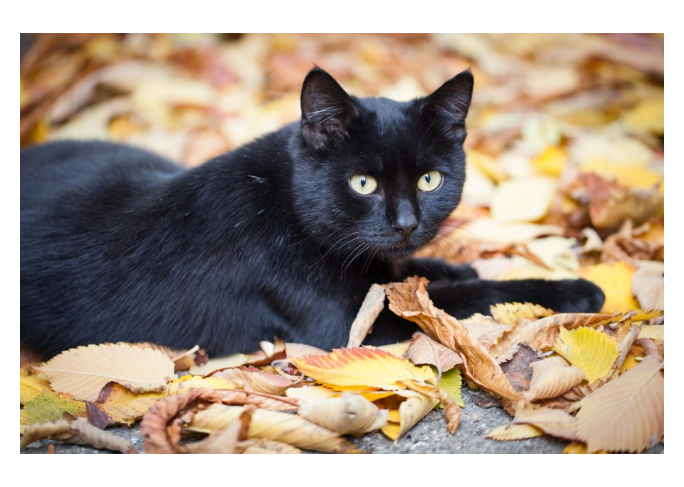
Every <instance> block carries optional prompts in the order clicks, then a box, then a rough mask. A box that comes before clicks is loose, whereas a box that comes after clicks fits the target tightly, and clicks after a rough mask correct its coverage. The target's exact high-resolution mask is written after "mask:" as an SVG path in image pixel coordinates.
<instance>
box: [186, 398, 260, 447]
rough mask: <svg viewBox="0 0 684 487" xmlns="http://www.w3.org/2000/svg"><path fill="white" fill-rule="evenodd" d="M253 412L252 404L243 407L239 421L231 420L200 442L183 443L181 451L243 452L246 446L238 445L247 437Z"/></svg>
mask: <svg viewBox="0 0 684 487" xmlns="http://www.w3.org/2000/svg"><path fill="white" fill-rule="evenodd" d="M253 414H254V407H253V406H250V407H245V408H243V411H242V414H240V418H239V421H233V422H232V423H230V424H229V425H228V426H226V427H225V428H221V429H218V430H215V431H212V432H211V433H210V434H209V436H208V437H207V438H205V439H204V440H202V441H200V442H197V443H189V444H186V445H183V446H182V447H181V452H187V453H209V454H216V453H221V454H232V453H241V452H243V451H244V450H245V449H246V446H244V445H240V442H241V441H245V440H247V439H248V431H249V427H250V425H251V423H252V415H253Z"/></svg>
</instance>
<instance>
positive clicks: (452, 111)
mask: <svg viewBox="0 0 684 487" xmlns="http://www.w3.org/2000/svg"><path fill="white" fill-rule="evenodd" d="M473 84H474V80H473V74H472V73H471V72H470V69H466V70H465V71H462V72H460V73H458V74H457V75H456V76H454V77H453V78H451V79H450V80H449V81H447V82H446V83H444V84H443V85H442V86H440V87H439V88H438V89H437V90H436V91H435V92H434V93H432V94H431V95H430V96H428V97H427V98H425V99H424V101H423V104H422V105H421V107H420V110H421V113H422V114H423V116H424V117H426V119H427V122H428V123H430V124H432V123H434V122H435V120H436V121H437V123H438V127H439V128H441V130H442V132H443V133H444V135H446V136H447V137H449V138H450V139H453V140H455V141H457V142H463V141H464V140H465V137H466V129H465V119H466V115H468V108H470V100H471V98H472V95H473Z"/></svg>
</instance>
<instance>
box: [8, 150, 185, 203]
mask: <svg viewBox="0 0 684 487" xmlns="http://www.w3.org/2000/svg"><path fill="white" fill-rule="evenodd" d="M181 170H182V169H181V168H180V167H178V166H177V165H175V164H174V163H172V162H171V161H168V160H165V159H163V158H161V157H159V156H157V155H155V154H152V153H151V152H147V151H144V150H140V149H136V148H133V147H128V146H125V145H121V144H115V143H110V142H80V141H60V142H51V143H48V144H43V145H37V146H33V147H30V148H28V149H25V150H23V151H22V152H21V209H22V214H23V213H24V211H25V210H30V209H31V207H32V206H33V205H35V204H40V203H41V202H43V203H45V202H47V201H49V200H52V199H54V198H60V197H63V196H65V195H68V196H71V197H75V196H78V195H79V194H80V195H81V196H87V195H89V194H91V195H92V194H93V193H94V191H95V190H96V189H102V188H104V187H109V188H114V187H116V186H117V185H118V186H120V187H121V188H123V187H125V186H129V187H131V186H133V187H134V186H145V185H148V184H153V183H154V182H155V181H156V180H157V179H159V178H160V177H164V176H165V175H169V174H174V173H176V172H178V171H181Z"/></svg>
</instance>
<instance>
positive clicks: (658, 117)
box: [622, 93, 665, 134]
mask: <svg viewBox="0 0 684 487" xmlns="http://www.w3.org/2000/svg"><path fill="white" fill-rule="evenodd" d="M664 102H665V100H664V96H663V94H662V93H661V94H660V96H652V97H649V98H647V99H645V100H643V101H641V102H640V103H639V104H638V105H636V106H635V107H633V108H632V109H630V110H629V111H628V112H627V113H625V114H624V115H623V117H622V118H623V120H624V121H625V123H627V125H629V126H630V127H633V128H636V129H640V130H643V131H645V132H651V133H654V134H663V133H664V132H665V103H664Z"/></svg>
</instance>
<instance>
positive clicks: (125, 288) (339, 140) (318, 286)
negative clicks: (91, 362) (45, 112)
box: [21, 68, 604, 356]
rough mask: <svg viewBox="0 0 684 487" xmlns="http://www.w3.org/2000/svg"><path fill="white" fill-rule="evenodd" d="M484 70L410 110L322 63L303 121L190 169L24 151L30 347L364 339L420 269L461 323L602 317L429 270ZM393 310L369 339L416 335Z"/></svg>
mask: <svg viewBox="0 0 684 487" xmlns="http://www.w3.org/2000/svg"><path fill="white" fill-rule="evenodd" d="M472 89H473V76H472V75H471V73H470V72H469V71H464V72H462V73H460V74H459V75H457V76H456V77H454V78H453V79H451V80H449V81H447V82H446V83H445V84H444V85H442V86H441V87H440V88H439V89H438V90H437V91H435V92H434V93H433V94H431V95H430V96H428V97H425V98H420V99H417V100H413V101H411V102H406V103H398V102H394V101H391V100H387V99H384V98H356V97H353V96H349V95H347V93H345V91H344V90H343V89H342V88H341V87H340V85H339V84H338V83H337V82H336V81H335V80H334V79H333V78H332V77H331V76H330V75H329V74H327V73H326V72H325V71H323V70H321V69H318V68H316V69H313V70H312V71H311V72H309V74H308V75H307V76H306V79H305V80H304V85H303V89H302V96H301V106H302V118H301V121H299V122H296V123H292V124H290V125H287V126H285V127H283V128H282V129H281V130H279V131H277V132H274V133H271V134H268V135H266V136H264V137H261V138H259V139H258V140H256V141H254V142H252V143H250V144H247V145H245V146H243V147H240V148H238V149H236V150H234V151H233V152H231V153H229V154H225V155H222V156H219V157H217V158H215V159H213V160H211V161H209V162H207V163H205V164H204V165H202V166H200V167H197V168H194V169H190V170H187V169H183V168H181V167H179V166H178V165H176V164H174V163H173V162H170V161H167V160H165V159H163V158H161V157H158V156H156V155H154V154H151V153H148V152H145V151H142V150H137V149H133V148H130V147H125V146H122V145H116V144H109V143H101V142H57V143H51V144H47V145H43V146H38V147H33V148H30V149H27V150H25V151H23V152H22V155H21V342H22V343H23V344H26V345H29V346H32V347H34V348H35V349H37V350H38V351H40V352H42V353H44V354H45V355H47V356H49V355H51V354H54V353H57V352H60V351H62V350H65V349H67V348H69V347H73V346H76V345H83V344H88V343H101V342H114V341H128V342H136V341H151V342H155V343H159V344H166V345H171V346H175V347H190V346H192V345H195V344H200V345H201V346H203V347H206V349H207V350H208V352H209V353H210V354H212V355H218V354H226V353H231V352H237V351H249V350H252V349H255V348H256V347H257V344H258V342H259V340H264V339H272V338H273V337H280V338H283V339H285V340H287V341H296V342H303V343H307V344H310V345H316V346H320V347H323V348H327V349H330V348H333V347H339V346H342V345H344V344H345V343H346V340H347V336H348V331H349V326H350V325H351V322H352V321H353V319H354V316H355V315H356V312H357V310H358V308H359V306H360V304H361V301H362V300H363V298H364V296H365V294H366V291H367V290H368V288H369V287H370V285H371V284H372V283H384V282H388V281H392V280H400V279H403V278H404V277H405V276H407V275H413V274H420V275H422V276H425V277H427V278H428V279H430V280H431V281H432V282H431V284H430V287H429V291H430V295H431V297H432V298H433V300H434V301H435V304H436V305H437V306H439V307H441V308H444V309H446V310H447V311H448V312H449V313H451V314H453V315H455V316H456V317H465V316H469V315H471V314H472V313H475V312H480V313H487V312H488V310H489V305H490V304H492V303H497V302H506V301H532V302H535V303H539V304H541V305H543V306H546V307H549V308H552V309H554V310H556V311H581V312H595V311H598V310H599V309H600V308H601V306H602V303H603V300H604V297H603V294H602V292H601V291H600V289H599V288H597V287H596V286H594V285H593V284H591V283H589V282H588V281H584V280H577V281H553V282H548V281H539V280H527V281H513V282H491V281H482V280H477V275H476V273H475V272H474V271H473V270H472V269H471V268H470V267H468V266H458V267H456V266H450V265H447V264H446V263H444V262H440V261H433V260H421V261H418V260H412V259H410V258H409V256H410V254H411V253H412V252H414V251H415V250H416V249H418V248H419V247H421V246H423V245H425V244H427V243H428V242H430V240H432V239H433V238H434V237H435V235H436V234H437V232H438V229H439V227H440V224H441V223H442V222H443V221H444V220H445V219H446V218H447V216H448V215H449V214H450V213H451V211H452V210H453V209H454V208H455V207H456V205H457V204H458V203H459V200H460V198H461V191H462V189H463V183H464V178H465V155H464V152H463V147H462V146H463V141H464V139H465V137H466V131H465V118H466V114H467V111H468V107H469V104H470V98H471V94H472ZM413 330H414V326H413V325H412V324H411V323H409V322H407V321H404V320H402V319H400V318H398V317H396V316H394V315H392V314H391V313H389V312H388V311H387V310H386V311H385V312H383V314H381V316H380V318H379V320H378V323H376V326H375V331H374V333H373V334H372V335H370V337H369V340H368V342H369V343H389V342H392V341H396V340H400V339H405V338H408V337H409V336H410V334H411V333H412V331H413Z"/></svg>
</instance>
